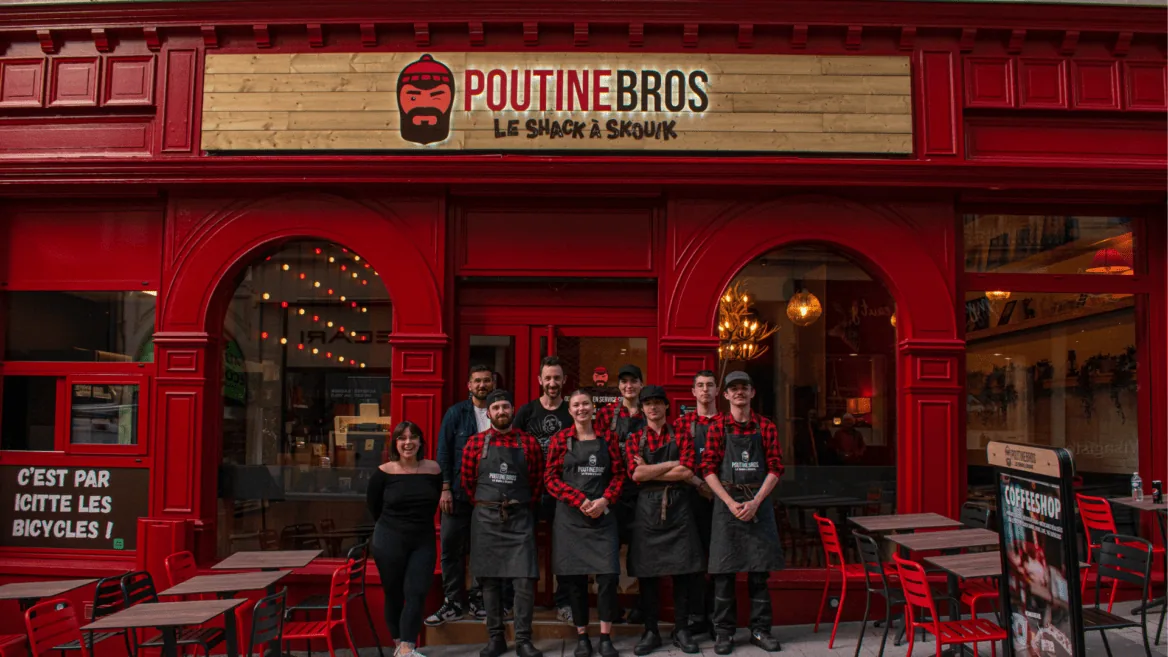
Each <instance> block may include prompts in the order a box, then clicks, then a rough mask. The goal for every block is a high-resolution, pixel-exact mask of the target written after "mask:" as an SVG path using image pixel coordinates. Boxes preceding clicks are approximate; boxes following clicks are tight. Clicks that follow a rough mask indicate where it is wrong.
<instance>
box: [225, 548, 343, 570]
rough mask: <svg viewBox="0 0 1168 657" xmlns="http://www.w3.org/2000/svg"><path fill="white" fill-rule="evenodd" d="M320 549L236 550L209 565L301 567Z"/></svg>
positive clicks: (273, 568)
mask: <svg viewBox="0 0 1168 657" xmlns="http://www.w3.org/2000/svg"><path fill="white" fill-rule="evenodd" d="M321 552H322V550H268V551H263V550H259V551H254V552H236V553H235V554H233V555H231V556H230V557H227V558H226V559H224V560H223V561H220V562H219V563H217V564H215V565H214V566H211V570H284V569H286V568H303V567H305V566H307V565H308V564H310V563H312V560H313V559H315V558H317V557H319V556H320V553H321Z"/></svg>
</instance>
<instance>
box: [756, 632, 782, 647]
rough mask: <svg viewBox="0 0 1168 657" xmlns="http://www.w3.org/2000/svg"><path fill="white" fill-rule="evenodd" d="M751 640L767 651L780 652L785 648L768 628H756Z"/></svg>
mask: <svg viewBox="0 0 1168 657" xmlns="http://www.w3.org/2000/svg"><path fill="white" fill-rule="evenodd" d="M750 642H751V643H753V644H754V645H756V646H758V647H759V648H762V649H763V650H765V651H767V652H778V651H780V650H782V649H783V646H782V645H780V644H779V640H778V639H776V638H775V637H774V636H773V635H771V633H770V632H767V631H766V630H754V631H753V632H751V633H750Z"/></svg>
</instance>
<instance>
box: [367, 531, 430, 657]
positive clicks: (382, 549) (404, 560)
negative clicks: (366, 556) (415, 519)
mask: <svg viewBox="0 0 1168 657" xmlns="http://www.w3.org/2000/svg"><path fill="white" fill-rule="evenodd" d="M437 551H438V546H436V545H435V544H434V531H433V529H429V530H426V529H422V530H421V531H417V530H407V531H401V530H400V529H394V528H392V527H390V526H389V525H387V524H383V523H380V522H379V523H377V527H376V528H375V529H374V530H373V561H374V562H375V563H376V564H377V572H379V573H381V584H382V589H383V590H384V591H385V624H386V625H387V626H388V627H389V633H390V635H392V636H393V638H394V639H396V640H397V641H398V642H399V643H400V642H403V641H405V642H408V643H412V644H415V645H416V644H417V643H418V633H419V632H421V630H422V616H423V613H422V609H423V606H424V605H425V604H426V595H427V593H429V591H430V584H431V582H433V579H434V557H435V556H437V555H436V554H435V552H437Z"/></svg>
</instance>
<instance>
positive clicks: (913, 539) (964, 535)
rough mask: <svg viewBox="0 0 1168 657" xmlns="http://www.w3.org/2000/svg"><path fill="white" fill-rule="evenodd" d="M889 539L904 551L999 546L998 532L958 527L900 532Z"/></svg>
mask: <svg viewBox="0 0 1168 657" xmlns="http://www.w3.org/2000/svg"><path fill="white" fill-rule="evenodd" d="M888 540H889V541H891V542H893V543H895V544H897V545H898V546H900V549H901V550H902V551H904V552H925V551H929V550H942V551H944V550H962V549H967V548H985V547H997V546H998V533H997V532H995V531H990V530H988V529H956V530H953V531H944V532H928V533H926V534H898V535H894V536H889V537H888Z"/></svg>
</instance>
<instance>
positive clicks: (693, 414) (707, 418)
mask: <svg viewBox="0 0 1168 657" xmlns="http://www.w3.org/2000/svg"><path fill="white" fill-rule="evenodd" d="M718 417H719V415H718V414H717V413H714V414H713V415H698V412H697V411H686V412H685V415H682V416H681V417H679V418H677V419H676V420H674V421H673V430H674V431H681V430H683V429H684V430H685V431H689V432H690V438H693V431H692V429H691V428H690V427H691V425H696V426H699V427H708V426H710V423H711V422H713V421H715V420H717V419H718ZM706 435H707V436H708V435H710V432H709V431H706ZM694 447H695V449H696V447H697V446H696V445H695V446H694ZM699 458H700V455H699ZM699 465H701V464H700V463H699ZM694 474H697V472H696V471H695V472H694Z"/></svg>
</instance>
